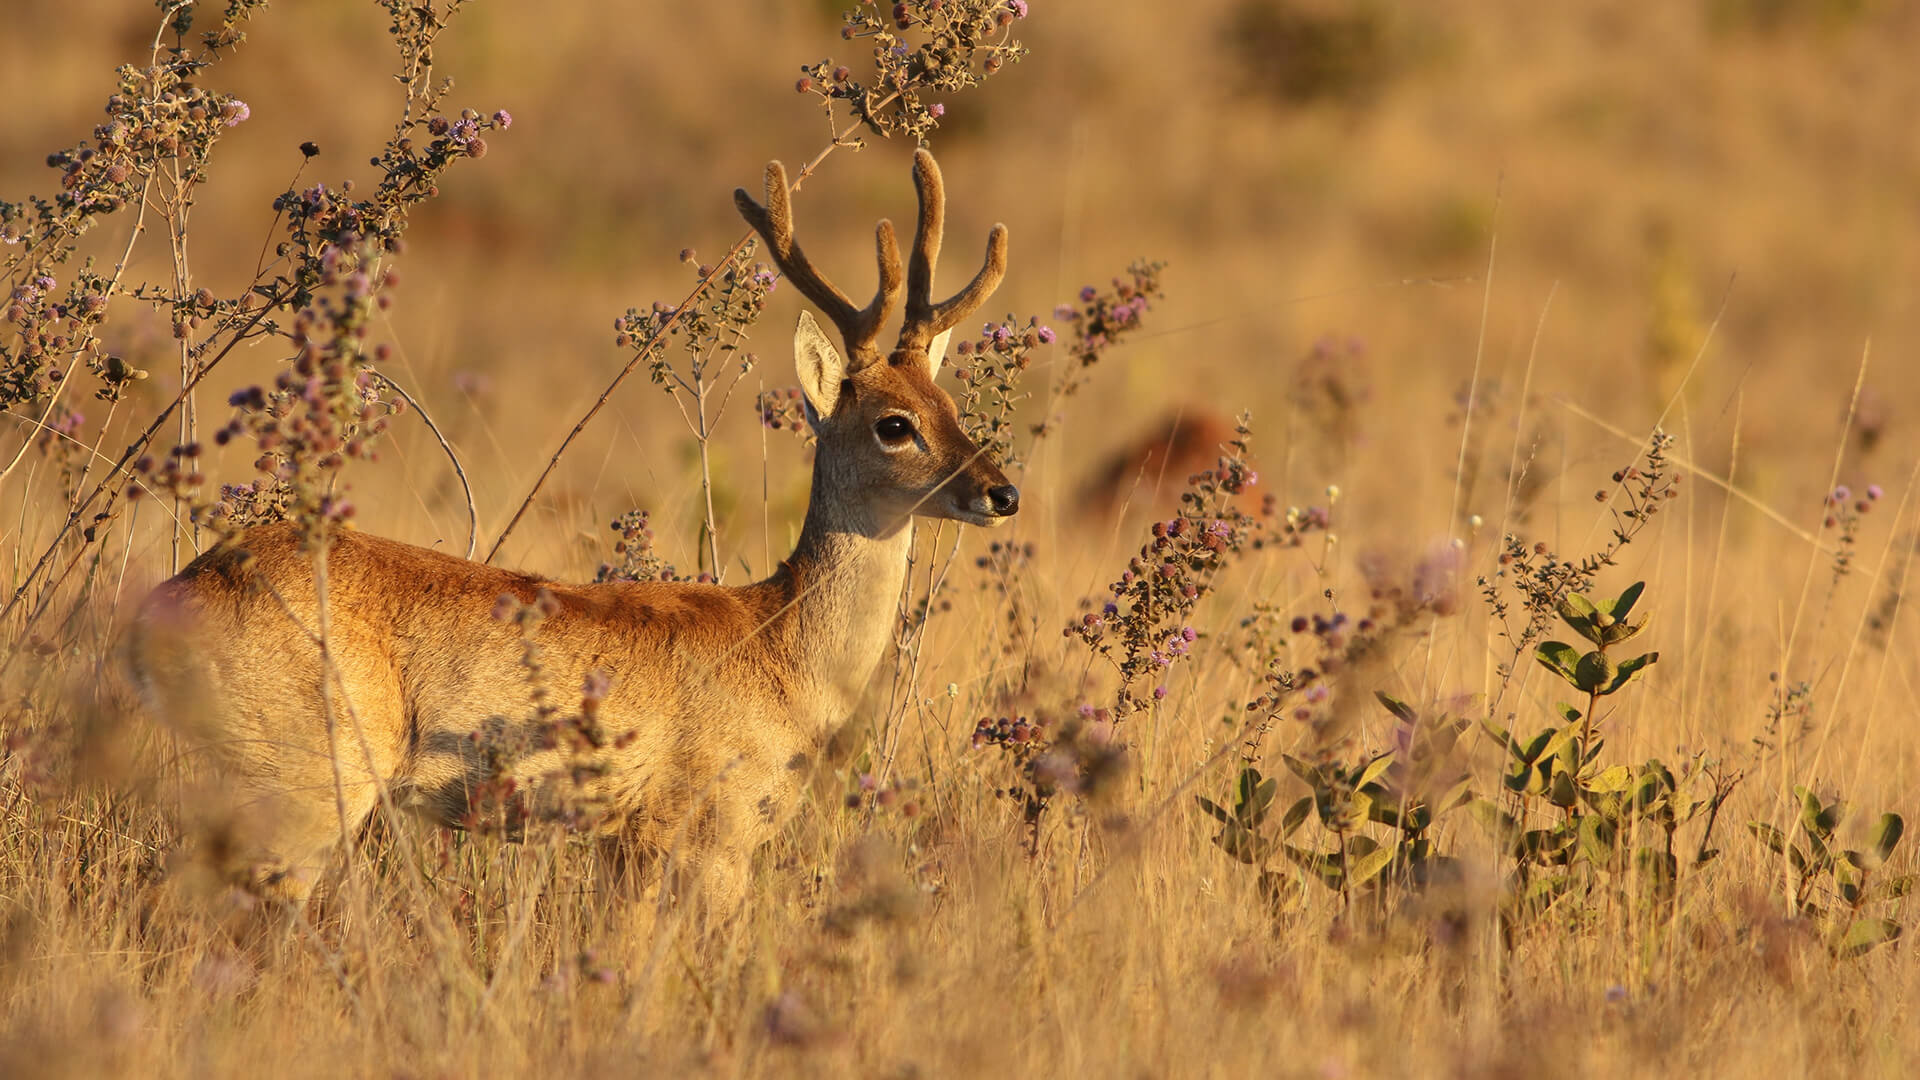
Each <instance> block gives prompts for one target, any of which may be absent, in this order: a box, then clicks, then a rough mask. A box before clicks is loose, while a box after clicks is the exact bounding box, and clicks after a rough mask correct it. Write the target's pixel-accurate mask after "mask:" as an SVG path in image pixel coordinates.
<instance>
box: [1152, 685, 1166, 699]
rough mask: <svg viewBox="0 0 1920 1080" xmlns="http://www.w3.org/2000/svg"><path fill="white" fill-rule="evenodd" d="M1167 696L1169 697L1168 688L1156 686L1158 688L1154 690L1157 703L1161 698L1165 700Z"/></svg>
mask: <svg viewBox="0 0 1920 1080" xmlns="http://www.w3.org/2000/svg"><path fill="white" fill-rule="evenodd" d="M1166 696H1167V688H1166V687H1164V686H1156V687H1154V688H1153V700H1155V701H1159V700H1160V699H1161V698H1164V697H1166Z"/></svg>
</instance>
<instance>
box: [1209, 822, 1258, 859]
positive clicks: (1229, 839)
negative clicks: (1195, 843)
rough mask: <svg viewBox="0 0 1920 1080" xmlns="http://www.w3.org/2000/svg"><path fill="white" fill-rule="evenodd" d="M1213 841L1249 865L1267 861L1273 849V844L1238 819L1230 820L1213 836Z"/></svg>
mask: <svg viewBox="0 0 1920 1080" xmlns="http://www.w3.org/2000/svg"><path fill="white" fill-rule="evenodd" d="M1213 842H1214V843H1216V844H1218V845H1220V850H1221V851H1224V852H1226V853H1227V854H1228V855H1231V856H1233V857H1234V858H1236V859H1238V860H1240V861H1241V862H1243V863H1246V864H1247V865H1249V866H1252V865H1254V864H1255V863H1259V862H1263V861H1265V860H1266V857H1267V855H1268V853H1269V852H1271V851H1272V850H1273V846H1272V845H1271V844H1269V843H1268V842H1267V841H1266V840H1264V839H1262V838H1260V837H1258V836H1256V835H1254V834H1253V832H1251V831H1250V830H1249V829H1248V828H1247V827H1246V826H1244V825H1242V824H1240V823H1239V822H1237V821H1233V822H1228V823H1227V825H1226V827H1225V828H1223V829H1221V830H1220V835H1219V836H1216V837H1214V838H1213Z"/></svg>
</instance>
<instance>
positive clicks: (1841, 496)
mask: <svg viewBox="0 0 1920 1080" xmlns="http://www.w3.org/2000/svg"><path fill="white" fill-rule="evenodd" d="M1851 498H1853V489H1852V488H1849V487H1848V486H1847V485H1845V484H1841V485H1840V486H1839V487H1837V488H1834V489H1833V501H1834V502H1837V503H1843V502H1846V501H1847V500H1848V499H1851Z"/></svg>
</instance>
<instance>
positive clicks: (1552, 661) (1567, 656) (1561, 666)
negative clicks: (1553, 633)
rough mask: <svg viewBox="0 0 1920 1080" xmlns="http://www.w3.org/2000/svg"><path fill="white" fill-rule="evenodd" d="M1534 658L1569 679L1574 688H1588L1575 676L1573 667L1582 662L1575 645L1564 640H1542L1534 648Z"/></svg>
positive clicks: (1569, 683)
mask: <svg viewBox="0 0 1920 1080" xmlns="http://www.w3.org/2000/svg"><path fill="white" fill-rule="evenodd" d="M1533 658H1534V659H1536V660H1538V661H1540V663H1541V665H1542V666H1543V667H1545V668H1546V669H1547V670H1548V671H1551V672H1553V673H1554V674H1555V675H1558V676H1560V677H1561V678H1563V679H1565V680H1567V683H1568V685H1570V686H1572V687H1573V688H1574V689H1576V690H1584V689H1586V688H1585V687H1583V686H1581V685H1580V682H1579V680H1578V679H1576V678H1574V674H1573V669H1574V667H1575V666H1576V665H1578V664H1579V663H1580V652H1579V650H1577V649H1575V648H1574V647H1573V646H1571V645H1569V644H1567V643H1566V642H1564V641H1547V642H1542V643H1541V644H1540V645H1539V646H1538V647H1537V648H1535V649H1534V650H1533Z"/></svg>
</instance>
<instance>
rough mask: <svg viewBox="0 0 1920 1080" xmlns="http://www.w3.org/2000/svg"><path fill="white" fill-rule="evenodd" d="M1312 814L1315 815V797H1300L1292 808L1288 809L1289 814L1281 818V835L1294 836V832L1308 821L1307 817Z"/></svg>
mask: <svg viewBox="0 0 1920 1080" xmlns="http://www.w3.org/2000/svg"><path fill="white" fill-rule="evenodd" d="M1311 813H1313V796H1311V795H1302V796H1300V798H1298V799H1297V800H1295V801H1294V804H1293V805H1292V806H1289V807H1287V812H1286V813H1285V814H1284V815H1282V816H1281V818H1280V835H1281V836H1292V835H1293V830H1295V829H1297V828H1299V827H1300V823H1301V822H1303V821H1305V820H1307V815H1308V814H1311Z"/></svg>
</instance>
